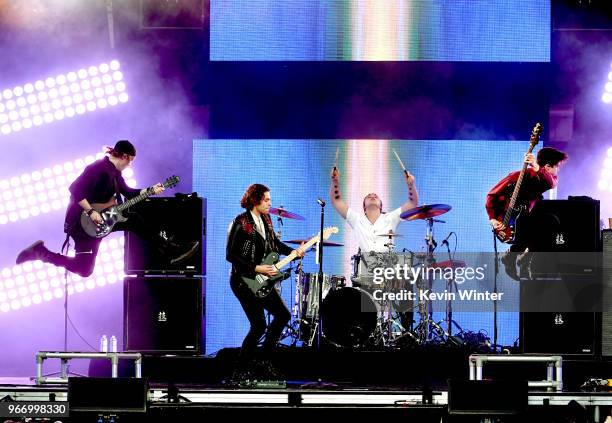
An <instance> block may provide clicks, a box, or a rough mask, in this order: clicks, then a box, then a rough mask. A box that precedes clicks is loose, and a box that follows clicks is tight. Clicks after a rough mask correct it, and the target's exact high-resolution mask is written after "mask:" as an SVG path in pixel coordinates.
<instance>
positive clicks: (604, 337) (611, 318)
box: [601, 229, 612, 357]
mask: <svg viewBox="0 0 612 423" xmlns="http://www.w3.org/2000/svg"><path fill="white" fill-rule="evenodd" d="M601 241H602V247H603V248H602V249H603V260H602V262H603V263H602V273H603V292H604V295H603V304H602V315H601V321H602V324H601V355H602V356H604V357H612V230H610V229H606V230H603V231H602V233H601Z"/></svg>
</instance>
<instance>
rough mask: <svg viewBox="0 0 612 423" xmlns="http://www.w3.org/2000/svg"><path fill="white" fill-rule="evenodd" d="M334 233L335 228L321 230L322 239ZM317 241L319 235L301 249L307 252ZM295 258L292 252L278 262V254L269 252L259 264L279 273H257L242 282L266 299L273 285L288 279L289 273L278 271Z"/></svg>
mask: <svg viewBox="0 0 612 423" xmlns="http://www.w3.org/2000/svg"><path fill="white" fill-rule="evenodd" d="M336 233H338V227H337V226H330V227H328V228H325V229H324V230H323V239H328V238H329V237H330V236H331V234H336ZM319 239H320V233H319V234H317V235H315V236H313V237H312V238H310V239H309V240H308V242H306V243H305V244H304V245H303V246H302V247H301V248H302V249H303V250H304V251H307V250H308V249H309V248H310V247H312V246H313V245H314V244H316V243H317V242H319ZM295 257H296V253H295V252H292V253H291V254H289V255H288V256H287V257H285V258H284V259H282V260H280V261H279V260H278V259H279V255H278V253H275V252H271V253H270V254H268V255H267V256H266V257H265V258H264V259H263V261H262V262H261V264H265V265H274V266H275V267H276V268H277V269H278V270H279V272H278V273H277V274H276V275H275V276H266V275H262V274H261V273H258V274H257V275H256V276H255V277H254V278H248V277H246V276H242V281H243V282H244V283H245V285H246V286H247V287H248V288H249V289H250V290H251V291H252V292H253V293H254V294H255V296H256V297H257V298H264V297H267V296H268V294H270V292H272V290H273V289H274V285H275V284H276V283H277V282H281V281H283V280H285V279H287V278H288V277H289V275H290V273H289V272H280V270H281V269H282V268H283V267H285V266H286V265H287V264H289V262H291V260H293V259H294V258H295Z"/></svg>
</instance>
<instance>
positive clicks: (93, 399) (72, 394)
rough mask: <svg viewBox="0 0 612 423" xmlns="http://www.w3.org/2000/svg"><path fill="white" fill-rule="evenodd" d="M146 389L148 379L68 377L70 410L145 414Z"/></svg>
mask: <svg viewBox="0 0 612 423" xmlns="http://www.w3.org/2000/svg"><path fill="white" fill-rule="evenodd" d="M147 391H148V383H147V380H146V379H142V378H97V377H71V378H69V379H68V401H69V404H70V412H75V411H77V412H78V411H90V412H111V413H119V412H121V413H126V412H132V413H144V412H145V411H146V410H147ZM71 417H73V416H71Z"/></svg>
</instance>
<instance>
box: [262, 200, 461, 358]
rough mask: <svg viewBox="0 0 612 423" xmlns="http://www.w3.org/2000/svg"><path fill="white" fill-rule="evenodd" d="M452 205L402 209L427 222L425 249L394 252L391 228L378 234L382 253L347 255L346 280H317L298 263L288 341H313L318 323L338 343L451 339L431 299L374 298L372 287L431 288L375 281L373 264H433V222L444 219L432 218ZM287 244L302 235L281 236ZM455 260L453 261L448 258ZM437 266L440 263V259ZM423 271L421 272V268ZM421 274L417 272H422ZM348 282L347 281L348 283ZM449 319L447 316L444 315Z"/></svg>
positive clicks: (427, 283) (387, 344)
mask: <svg viewBox="0 0 612 423" xmlns="http://www.w3.org/2000/svg"><path fill="white" fill-rule="evenodd" d="M450 209H451V206H449V205H446V204H431V205H423V206H419V207H415V208H413V209H410V210H407V211H406V212H404V213H402V214H401V216H400V217H401V218H402V219H403V220H407V221H412V220H424V221H425V222H426V224H427V231H426V236H425V242H426V245H427V252H426V253H423V254H415V253H412V252H410V251H407V250H406V249H404V250H403V251H402V252H397V251H396V247H395V240H396V239H397V238H399V237H402V236H403V235H401V234H398V233H395V232H393V231H391V232H388V233H384V234H380V235H379V236H381V237H386V238H388V242H387V243H386V244H385V246H386V248H387V250H386V251H384V252H373V251H369V252H363V253H362V252H358V253H357V254H356V255H354V256H352V258H351V263H352V274H351V277H350V279H348V280H347V278H346V277H344V276H341V275H327V274H324V275H323V278H322V279H323V280H322V281H319V274H318V273H307V272H304V271H303V270H302V264H301V262H300V264H299V265H298V269H297V271H296V274H297V276H296V282H295V288H296V289H295V302H294V306H293V313H292V317H293V319H292V324H291V326H290V327H288V328H287V330H286V331H285V333H284V336H285V337H289V338H291V340H292V345H296V344H297V343H298V342H300V343H301V345H304V346H313V344H314V343H315V339H316V335H317V331H318V326H319V325H320V324H322V334H323V337H324V339H325V340H326V341H327V342H328V343H330V344H332V345H335V346H337V347H341V348H351V349H354V348H373V349H376V348H396V347H401V346H404V345H422V344H425V343H430V342H446V341H448V340H449V339H452V337H451V336H450V333H449V332H446V331H445V330H444V329H443V328H442V327H441V326H440V324H439V323H436V322H435V321H434V320H433V318H432V315H433V313H432V307H431V304H430V302H428V301H424V300H419V298H420V296H418V295H415V297H414V298H416V307H415V305H414V304H413V302H412V301H411V302H410V303H409V304H408V305H407V304H406V302H405V301H404V302H400V301H387V300H375V299H374V290H381V289H382V290H384V291H386V292H391V291H399V289H400V287H406V286H410V287H411V288H410V289H414V288H416V289H417V290H419V289H431V288H432V281H431V280H427V279H423V278H422V277H420V278H417V279H416V280H414V281H410V282H411V283H407V281H406V280H401V281H400V280H396V279H384V281H383V282H379V281H375V278H374V269H375V268H395V267H396V265H400V266H402V267H403V266H404V265H407V266H408V268H412V267H413V266H415V267H418V266H432V267H436V263H435V259H434V255H433V253H434V250H435V248H436V245H437V243H436V241H435V240H434V236H433V225H434V223H438V222H439V223H444V221H442V220H438V219H435V217H437V216H439V215H441V214H444V213H446V212H448V211H449V210H450ZM270 214H274V215H276V216H278V219H279V222H280V223H281V225H282V221H281V220H280V219H281V218H288V219H296V220H305V219H304V218H303V217H302V216H300V215H298V214H296V213H292V212H288V211H286V210H284V209H283V208H282V207H281V208H278V209H275V208H271V209H270ZM284 242H285V243H287V244H294V245H300V244H302V242H304V240H302V239H293V240H289V241H284ZM323 246H324V247H341V246H343V244H340V243H336V242H329V241H325V242H324V243H323ZM453 264H455V263H453ZM437 266H445V265H444V263H443V262H441V263H438V264H437ZM423 273H425V272H423ZM423 273H421V274H423ZM349 282H350V283H349ZM321 284H322V298H323V301H322V303H321V306H320V307H319V290H320V289H321ZM414 310H417V314H418V316H419V323H418V325H416V326H414V323H415V320H414V318H413V317H414ZM447 317H448V318H449V319H450V316H447Z"/></svg>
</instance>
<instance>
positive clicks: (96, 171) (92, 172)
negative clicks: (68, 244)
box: [64, 157, 140, 234]
mask: <svg viewBox="0 0 612 423" xmlns="http://www.w3.org/2000/svg"><path fill="white" fill-rule="evenodd" d="M68 190H69V191H70V203H69V204H68V209H67V210H66V219H65V221H64V232H66V233H68V234H73V233H74V231H75V229H78V228H79V227H80V226H79V224H78V223H79V218H80V216H81V213H82V211H83V208H82V207H81V206H79V204H78V203H79V201H81V200H83V199H87V201H89V203H90V204H94V203H106V202H108V201H109V200H110V199H111V198H112V196H113V195H115V194H116V193H117V192H119V193H121V194H122V195H124V196H125V197H127V198H132V197H135V196H137V195H138V194H140V189H135V188H130V187H128V186H127V184H126V183H125V179H123V176H122V175H121V172H120V171H119V170H118V169H117V168H116V167H115V165H114V164H113V163H112V162H111V161H110V160H109V158H108V157H104V158H103V159H100V160H97V161H95V162H93V163H92V164H90V165H89V166H87V167H86V168H85V170H83V173H81V174H80V175H79V177H78V178H76V179H75V180H74V182H72V184H71V185H70V187H69V188H68Z"/></svg>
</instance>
